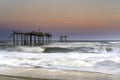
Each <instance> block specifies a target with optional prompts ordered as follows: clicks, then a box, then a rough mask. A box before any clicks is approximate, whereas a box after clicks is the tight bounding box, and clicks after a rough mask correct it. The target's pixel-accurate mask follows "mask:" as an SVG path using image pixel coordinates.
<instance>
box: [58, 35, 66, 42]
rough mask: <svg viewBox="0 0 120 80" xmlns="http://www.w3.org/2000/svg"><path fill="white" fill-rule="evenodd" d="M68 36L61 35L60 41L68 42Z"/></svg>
mask: <svg viewBox="0 0 120 80" xmlns="http://www.w3.org/2000/svg"><path fill="white" fill-rule="evenodd" d="M67 37H68V36H66V35H61V36H60V42H67Z"/></svg>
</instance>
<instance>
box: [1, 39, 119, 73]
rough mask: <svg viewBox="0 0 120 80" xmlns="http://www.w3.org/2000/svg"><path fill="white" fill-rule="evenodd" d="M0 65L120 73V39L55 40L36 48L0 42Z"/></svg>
mask: <svg viewBox="0 0 120 80" xmlns="http://www.w3.org/2000/svg"><path fill="white" fill-rule="evenodd" d="M0 67H19V68H47V69H57V70H74V71H89V72H100V73H108V74H120V41H88V42H84V41H82V42H66V43H60V42H54V43H51V44H46V45H42V46H36V47H28V46H13V45H12V43H11V42H0Z"/></svg>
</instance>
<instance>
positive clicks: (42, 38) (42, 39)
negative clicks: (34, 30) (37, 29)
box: [42, 36, 44, 44]
mask: <svg viewBox="0 0 120 80" xmlns="http://www.w3.org/2000/svg"><path fill="white" fill-rule="evenodd" d="M43 43H44V36H42V44H43Z"/></svg>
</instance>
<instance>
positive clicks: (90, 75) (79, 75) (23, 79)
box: [0, 67, 120, 80]
mask: <svg viewBox="0 0 120 80" xmlns="http://www.w3.org/2000/svg"><path fill="white" fill-rule="evenodd" d="M1 78H3V79H2V80H10V79H11V80H13V79H12V78H14V80H119V79H120V75H117V74H104V73H96V72H84V71H61V70H54V69H43V68H10V67H0V80H1ZM5 78H6V79H5Z"/></svg>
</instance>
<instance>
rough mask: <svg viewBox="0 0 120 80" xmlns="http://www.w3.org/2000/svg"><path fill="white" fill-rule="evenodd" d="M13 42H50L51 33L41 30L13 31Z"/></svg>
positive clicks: (34, 43) (27, 44) (22, 43)
mask: <svg viewBox="0 0 120 80" xmlns="http://www.w3.org/2000/svg"><path fill="white" fill-rule="evenodd" d="M12 37H13V44H14V45H24V46H37V45H42V44H46V43H50V42H51V38H52V35H51V34H50V33H42V32H35V31H32V32H17V31H13V33H12Z"/></svg>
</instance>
